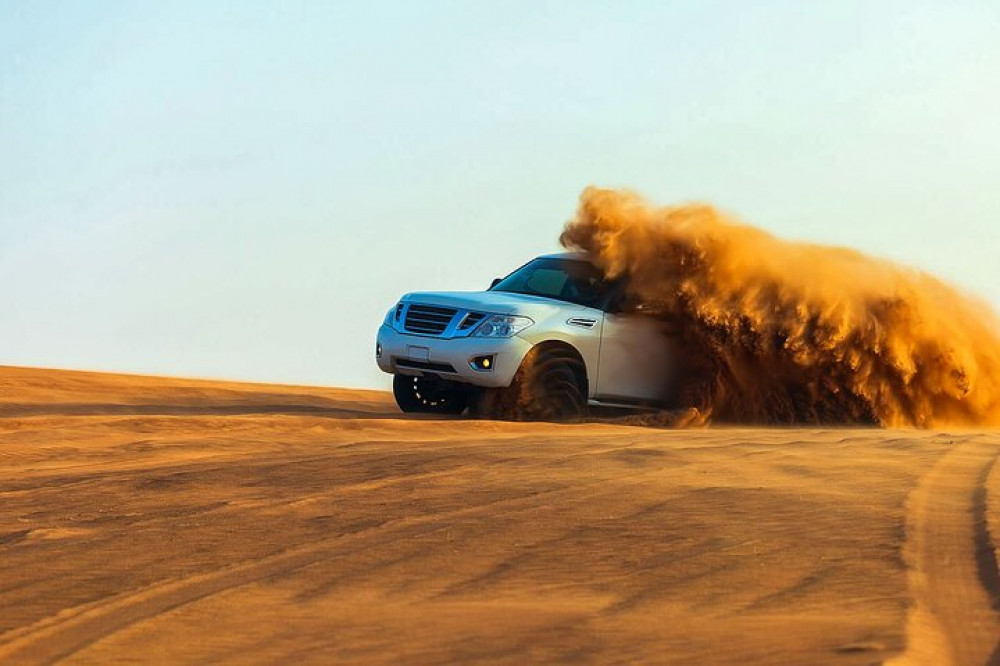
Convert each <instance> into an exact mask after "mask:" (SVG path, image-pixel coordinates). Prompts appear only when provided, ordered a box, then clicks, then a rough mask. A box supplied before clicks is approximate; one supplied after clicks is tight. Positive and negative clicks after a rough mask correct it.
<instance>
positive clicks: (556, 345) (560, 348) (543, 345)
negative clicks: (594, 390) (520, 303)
mask: <svg viewBox="0 0 1000 666" xmlns="http://www.w3.org/2000/svg"><path fill="white" fill-rule="evenodd" d="M546 352H563V353H567V354H569V355H571V356H572V357H573V358H575V359H576V360H577V361H579V362H580V368H579V369H576V368H574V370H573V374H574V375H576V380H577V382H579V384H580V389H581V392H582V393H583V396H584V398H587V397H589V396H590V388H591V386H593V384H592V383H591V382H592V381H593V380H592V379H591V373H592V369H591V368H590V367H589V366H588V365H587V360H586V359H585V358H584V357H583V354H581V353H580V350H579V349H577V348H576V347H575V346H573V345H572V344H570V343H569V342H566V341H565V340H557V339H549V340H543V341H542V342H538V343H536V344H535V345H534V346H533V347H532V348H531V349H530V350H529V352H528V353H529V354H534V355H538V354H544V353H546ZM595 379H596V378H595Z"/></svg>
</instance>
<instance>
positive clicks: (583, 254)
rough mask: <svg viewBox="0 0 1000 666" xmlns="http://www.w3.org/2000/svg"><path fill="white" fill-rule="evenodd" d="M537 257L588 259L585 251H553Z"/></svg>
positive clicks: (573, 259) (572, 259)
mask: <svg viewBox="0 0 1000 666" xmlns="http://www.w3.org/2000/svg"><path fill="white" fill-rule="evenodd" d="M538 258H539V259H567V260H569V261H588V262H589V261H590V256H588V255H587V253H586V252H554V253H552V254H543V255H542V256H540V257H538Z"/></svg>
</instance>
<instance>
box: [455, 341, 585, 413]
mask: <svg viewBox="0 0 1000 666" xmlns="http://www.w3.org/2000/svg"><path fill="white" fill-rule="evenodd" d="M586 382H587V370H586V366H584V364H583V360H582V359H581V358H580V357H579V355H578V354H577V353H576V352H575V351H574V350H573V349H572V348H570V347H568V346H565V345H558V346H554V345H553V346H542V347H535V348H534V349H532V350H531V351H530V352H528V355H527V356H525V358H524V361H522V363H521V367H520V368H518V371H517V374H516V375H514V380H513V381H512V382H511V384H510V386H508V387H505V388H496V389H485V390H482V391H480V393H479V394H478V395H477V397H476V399H475V400H474V401H473V403H472V405H471V411H472V413H473V415H474V416H478V417H480V418H487V419H505V420H512V421H578V420H580V419H581V418H583V417H584V416H585V415H586V411H587V389H586V386H587V384H586Z"/></svg>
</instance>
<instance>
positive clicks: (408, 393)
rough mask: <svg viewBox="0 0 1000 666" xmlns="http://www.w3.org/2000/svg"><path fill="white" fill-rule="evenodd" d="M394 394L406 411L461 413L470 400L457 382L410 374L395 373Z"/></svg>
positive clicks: (398, 403) (466, 392) (397, 402)
mask: <svg viewBox="0 0 1000 666" xmlns="http://www.w3.org/2000/svg"><path fill="white" fill-rule="evenodd" d="M392 395H393V397H395V398H396V404H397V405H399V408H400V409H401V410H403V411H404V412H406V413H425V414H461V413H462V412H463V411H465V406H466V404H467V403H468V400H469V397H468V396H469V394H468V390H467V389H466V388H465V387H464V386H462V385H461V384H458V383H457V382H449V381H447V380H445V379H436V378H434V379H432V378H430V377H411V376H409V375H393V378H392Z"/></svg>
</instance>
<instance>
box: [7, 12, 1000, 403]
mask: <svg viewBox="0 0 1000 666" xmlns="http://www.w3.org/2000/svg"><path fill="white" fill-rule="evenodd" d="M998 34H1000V4H998V3H996V2H995V1H994V0H983V1H982V2H962V1H947V0H941V1H939V2H924V1H920V0H906V1H900V2H896V1H892V0H879V1H877V2H871V1H852V0H837V1H833V0H830V1H823V2H801V1H799V0H789V1H778V0H762V1H759V2H752V3H751V2H744V1H743V0H731V1H721V0H691V1H679V0H678V1H666V0H664V1H655V2H640V1H637V0H636V1H631V2H585V1H579V2H544V1H526V2H503V1H499V0H492V1H484V2H474V1H462V2H457V1H456V2H432V1H428V2H419V3H418V2H380V1H374V2H368V1H366V2H357V1H355V2H292V1H280V2H279V1H275V2H254V1H251V0H238V1H233V2H218V1H213V0H197V1H190V2H186V1H184V0H178V1H174V2H165V3H148V2H144V1H135V2H118V1H116V0H101V1H96V0H92V1H91V2H54V1H50V2H32V3H27V2H7V3H2V4H0V364H9V365H32V366H47V367H62V368H78V369H91V370H109V371H125V372H140V373H152V374H166V375H182V376H197V377H221V378H232V379H248V380H262V381H277V382H289V383H306V384H320V385H337V386H357V387H372V388H386V387H388V386H389V383H390V382H389V377H388V375H383V374H381V373H380V372H379V371H378V370H377V368H376V366H375V362H374V338H375V333H376V330H377V328H378V326H379V324H380V323H381V320H382V317H383V316H384V314H385V312H386V310H388V309H389V308H390V307H391V306H392V305H393V304H394V303H395V301H396V300H397V298H398V297H399V296H400V295H401V294H403V293H405V292H408V291H417V290H435V289H448V290H453V289H460V290H461V289H481V288H485V287H486V286H488V285H489V282H490V280H491V279H492V278H493V277H495V276H497V275H502V274H506V273H507V272H509V271H510V270H511V269H513V268H515V267H516V266H518V265H520V264H521V263H523V262H524V261H526V260H527V259H529V258H531V257H533V256H535V255H537V254H541V253H545V252H551V251H555V250H557V249H558V245H557V238H558V235H559V232H560V230H561V228H562V225H563V223H564V222H565V221H566V220H567V219H569V218H570V217H572V215H573V212H574V210H575V208H576V204H577V200H578V197H579V194H580V191H581V190H582V189H583V188H584V187H586V186H588V185H600V186H605V187H628V188H631V189H634V190H637V191H639V192H641V193H642V194H644V195H645V196H646V197H648V198H649V199H650V200H651V201H653V202H655V203H659V204H676V203H684V202H689V201H704V202H709V203H712V204H714V205H716V206H718V207H719V208H722V209H723V210H725V211H727V212H729V213H732V214H733V215H735V216H737V217H739V218H740V219H742V220H744V221H746V222H748V223H751V224H754V225H757V226H760V227H762V228H764V229H767V230H768V231H770V232H772V233H775V234H778V235H780V236H784V237H789V238H795V239H804V240H810V241H816V242H822V243H832V244H837V245H848V246H852V247H856V248H859V249H861V250H863V251H865V252H868V253H871V254H874V255H878V256H883V257H888V258H890V259H894V260H897V261H900V262H903V263H906V264H911V265H915V266H918V267H920V268H923V269H926V270H928V271H931V272H933V273H936V274H938V275H940V276H942V277H944V278H945V279H947V280H949V281H951V282H953V283H955V284H957V285H959V286H961V287H962V288H964V289H966V290H968V291H971V292H973V293H975V294H978V295H979V296H981V297H983V298H984V299H986V300H988V301H990V302H992V303H993V304H1000V261H998V260H997V256H998V255H1000V178H998V177H1000V85H998V82H1000V40H998V39H997V38H996V35H998Z"/></svg>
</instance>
